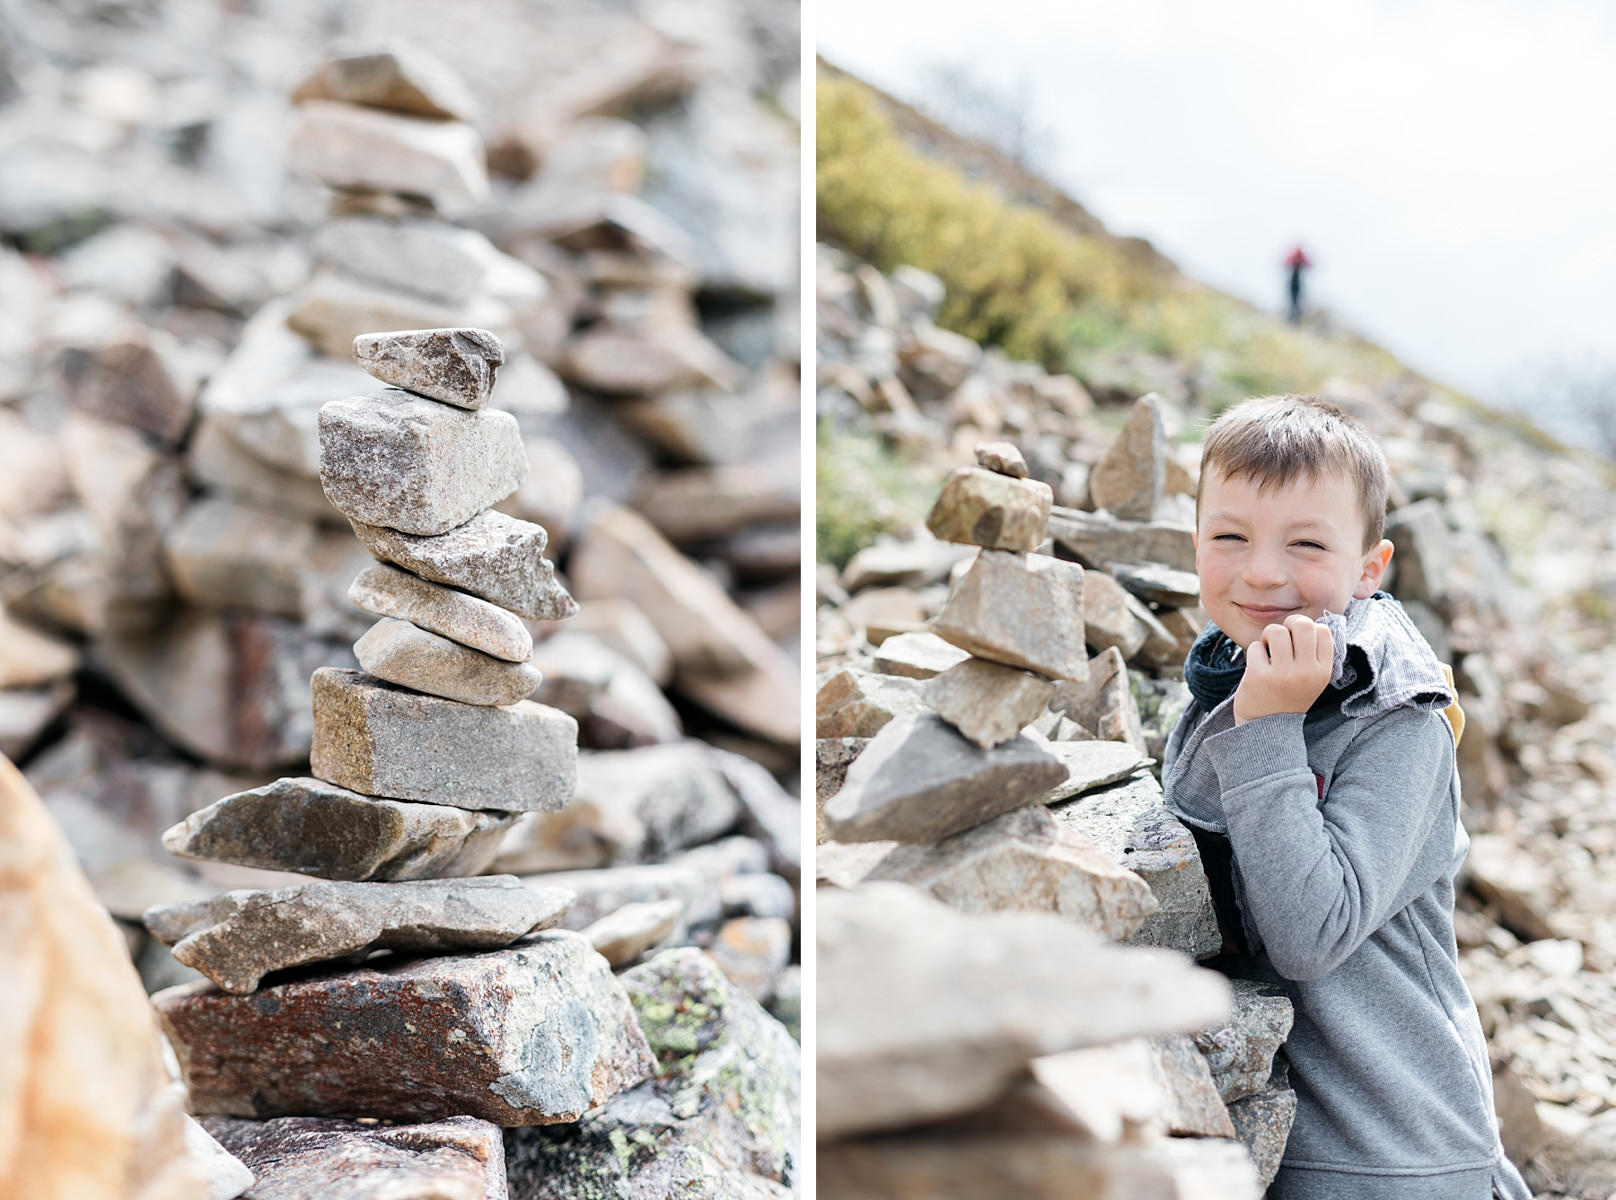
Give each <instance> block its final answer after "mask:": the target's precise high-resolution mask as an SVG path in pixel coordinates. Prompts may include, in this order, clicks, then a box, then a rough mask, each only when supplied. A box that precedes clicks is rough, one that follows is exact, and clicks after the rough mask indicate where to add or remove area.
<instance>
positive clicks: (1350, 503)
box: [1195, 467, 1392, 646]
mask: <svg viewBox="0 0 1616 1200" xmlns="http://www.w3.org/2000/svg"><path fill="white" fill-rule="evenodd" d="M1363 539H1364V518H1363V512H1362V509H1361V507H1360V504H1359V498H1358V489H1357V486H1356V485H1355V484H1354V483H1353V481H1352V480H1350V479H1348V478H1347V477H1346V476H1344V475H1335V474H1331V475H1321V476H1317V477H1310V476H1301V477H1299V478H1296V479H1293V480H1291V481H1290V482H1288V483H1284V484H1279V485H1270V486H1269V487H1266V488H1263V487H1260V486H1259V485H1258V483H1257V482H1256V481H1255V480H1252V479H1246V478H1240V479H1230V478H1228V477H1227V476H1225V475H1224V474H1223V473H1222V471H1220V470H1218V469H1217V468H1215V467H1213V468H1209V469H1208V473H1207V476H1206V478H1205V479H1204V480H1203V481H1202V483H1201V502H1200V514H1199V517H1198V519H1197V527H1196V534H1195V569H1196V572H1197V574H1199V575H1200V578H1201V606H1202V607H1203V608H1204V609H1206V615H1207V616H1209V617H1210V618H1212V621H1213V623H1214V624H1216V625H1217V627H1218V628H1219V629H1221V630H1223V632H1224V633H1226V634H1228V635H1229V636H1230V637H1231V638H1232V639H1234V641H1235V642H1237V643H1238V644H1240V645H1241V646H1249V645H1251V643H1252V642H1254V641H1256V640H1257V639H1258V638H1259V637H1261V636H1262V631H1263V627H1264V626H1267V625H1278V624H1281V623H1283V622H1284V620H1285V618H1286V617H1288V616H1290V615H1291V614H1292V613H1301V614H1302V615H1304V616H1306V617H1310V618H1312V619H1313V620H1315V621H1316V620H1318V619H1319V617H1321V616H1322V615H1323V614H1324V613H1325V612H1336V613H1338V612H1341V611H1343V610H1344V609H1345V608H1346V606H1347V603H1348V601H1350V600H1352V599H1354V598H1359V599H1361V598H1363V597H1365V596H1369V595H1372V594H1373V593H1374V591H1375V589H1376V588H1378V587H1379V586H1380V581H1381V578H1382V577H1383V576H1384V575H1385V573H1386V565H1387V563H1389V562H1390V561H1391V552H1392V544H1391V543H1390V542H1388V541H1385V540H1382V541H1381V542H1380V544H1379V545H1377V546H1375V547H1373V548H1371V549H1369V550H1367V551H1366V550H1365V549H1364V548H1363Z"/></svg>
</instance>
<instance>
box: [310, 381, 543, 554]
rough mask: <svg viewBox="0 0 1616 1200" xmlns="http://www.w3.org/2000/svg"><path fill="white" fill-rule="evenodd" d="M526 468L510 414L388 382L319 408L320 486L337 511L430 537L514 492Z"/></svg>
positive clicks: (353, 517) (371, 522)
mask: <svg viewBox="0 0 1616 1200" xmlns="http://www.w3.org/2000/svg"><path fill="white" fill-rule="evenodd" d="M526 475H527V451H526V450H525V449H523V447H522V432H521V430H520V429H519V428H518V427H517V424H516V418H515V417H513V416H511V414H510V413H508V412H499V411H497V410H494V409H486V410H483V411H480V412H466V411H465V410H464V409H459V408H451V407H450V406H449V405H447V404H439V403H437V402H436V401H434V400H428V399H425V398H424V397H421V396H414V395H411V394H410V393H409V392H405V391H400V390H398V389H395V388H388V389H387V390H385V391H381V392H377V393H375V394H374V395H370V396H350V397H349V398H347V399H345V400H332V401H330V402H329V403H327V404H325V405H324V406H323V407H321V409H320V485H321V486H322V487H324V488H325V494H326V498H327V499H328V500H330V501H331V503H332V505H333V506H334V507H335V508H336V509H337V510H338V511H339V512H341V513H342V514H343V515H344V516H346V517H348V518H349V519H351V520H354V521H362V522H364V523H365V524H367V525H383V526H386V527H387V528H389V529H396V530H398V531H399V532H401V533H414V534H422V535H427V536H431V535H436V534H440V533H447V532H448V531H449V530H451V529H453V528H454V527H455V526H457V525H463V524H464V523H465V522H466V521H467V520H469V519H470V518H471V517H473V516H475V515H476V514H477V513H479V512H481V511H482V510H483V509H485V508H488V507H490V506H491V505H494V504H497V503H498V502H499V501H501V500H503V499H504V498H505V497H506V496H509V495H510V494H511V493H512V492H514V491H515V490H516V488H517V485H519V484H520V483H521V482H522V480H523V478H524V477H525V476H526Z"/></svg>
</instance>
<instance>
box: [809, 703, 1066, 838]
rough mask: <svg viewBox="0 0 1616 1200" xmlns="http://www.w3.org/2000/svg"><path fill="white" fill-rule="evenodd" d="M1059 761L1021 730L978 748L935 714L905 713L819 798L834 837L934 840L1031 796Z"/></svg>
mask: <svg viewBox="0 0 1616 1200" xmlns="http://www.w3.org/2000/svg"><path fill="white" fill-rule="evenodd" d="M1065 778H1066V768H1065V767H1063V766H1062V765H1061V764H1060V762H1059V761H1058V760H1057V759H1056V758H1055V757H1054V756H1053V755H1051V754H1050V753H1049V752H1048V751H1047V750H1045V749H1043V748H1042V747H1041V746H1039V745H1038V744H1037V743H1036V742H1034V741H1033V740H1032V739H1031V738H1028V737H1027V736H1026V735H1024V734H1023V735H1021V736H1018V737H1016V738H1015V739H1013V740H1012V741H1009V742H1006V743H1004V744H1003V745H1001V746H996V747H994V748H993V749H992V750H983V749H981V748H980V747H978V746H973V745H972V744H971V743H970V742H968V741H966V740H965V738H963V737H961V736H960V734H959V733H958V732H957V731H956V730H955V729H953V728H952V727H951V726H950V725H948V724H947V723H945V722H944V721H943V720H942V718H940V717H936V716H931V715H927V716H918V717H916V716H905V717H898V718H896V719H895V720H893V721H892V722H890V723H889V724H888V725H887V726H886V727H885V728H884V729H882V730H881V732H880V733H878V734H877V735H876V736H875V737H874V738H872V739H871V740H870V743H869V745H868V746H866V747H865V749H864V752H863V753H862V754H861V755H859V757H858V759H857V761H855V762H854V763H853V765H852V766H850V767H849V768H848V769H847V778H846V780H845V781H844V782H843V784H842V790H841V791H840V792H838V793H837V794H836V795H835V796H833V797H831V798H830V799H829V800H827V801H826V802H825V810H824V816H825V829H826V832H827V833H828V834H829V835H830V836H831V837H833V838H835V839H836V840H837V841H841V842H878V841H897V842H922V843H924V842H935V841H937V840H939V839H940V838H945V837H947V836H948V835H949V834H951V833H958V832H959V831H960V830H962V829H969V828H970V827H971V826H972V825H979V824H981V823H982V822H983V821H986V820H989V819H991V818H993V817H996V816H998V815H999V814H1000V813H1003V812H1008V811H1009V810H1011V809H1013V808H1020V807H1021V806H1022V805H1023V804H1027V803H1029V802H1031V801H1033V800H1037V799H1038V798H1039V797H1040V796H1042V795H1043V794H1044V793H1045V792H1047V791H1048V790H1049V789H1050V788H1052V787H1054V786H1055V785H1056V784H1058V783H1059V782H1061V781H1062V780H1063V779H1065Z"/></svg>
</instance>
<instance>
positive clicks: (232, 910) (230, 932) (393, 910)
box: [142, 875, 572, 995]
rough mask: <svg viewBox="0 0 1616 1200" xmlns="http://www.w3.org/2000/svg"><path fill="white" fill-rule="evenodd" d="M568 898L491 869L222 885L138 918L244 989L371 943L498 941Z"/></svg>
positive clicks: (226, 984) (234, 988)
mask: <svg viewBox="0 0 1616 1200" xmlns="http://www.w3.org/2000/svg"><path fill="white" fill-rule="evenodd" d="M571 905H572V893H571V892H568V891H563V890H561V889H558V888H549V889H545V890H543V891H537V890H534V889H530V888H527V887H524V886H523V885H522V884H521V883H519V882H518V881H517V880H516V878H515V877H514V876H511V875H490V876H484V877H482V878H479V879H456V880H439V879H424V880H423V879H418V880H415V881H413V882H409V883H394V882H389V883H311V884H302V885H299V886H296V887H286V888H276V889H275V890H273V891H234V892H225V893H223V894H222V895H219V896H214V897H213V898H211V899H209V900H202V901H198V902H195V903H190V904H169V905H163V906H160V907H156V908H149V909H147V910H146V912H145V915H144V917H143V918H142V919H143V920H144V921H145V923H146V928H147V929H149V930H151V933H152V936H153V937H155V938H157V940H158V941H160V942H162V943H164V944H165V945H168V946H172V947H173V948H174V957H175V958H176V959H178V960H179V961H180V962H182V963H184V964H185V965H186V966H188V967H191V968H192V969H194V970H197V971H201V972H202V974H204V975H206V976H207V977H208V978H209V979H211V980H213V982H214V983H216V984H218V985H219V986H220V987H222V988H223V989H224V990H225V991H227V992H234V993H236V994H238V995H239V994H245V993H247V992H250V991H252V990H253V989H254V988H256V987H257V986H258V981H259V980H260V979H261V978H262V977H263V976H265V975H267V974H269V973H270V972H271V971H280V970H284V969H285V968H287V967H297V966H303V965H305V964H307V963H317V962H328V961H330V960H331V959H336V958H346V957H348V956H349V955H357V956H361V957H362V956H364V955H365V954H367V953H369V952H370V951H372V950H397V951H400V952H405V953H414V954H431V953H439V954H441V953H443V952H445V951H453V950H494V949H497V948H499V947H501V946H508V945H510V943H512V942H514V941H515V940H516V939H517V938H519V937H521V936H522V935H523V934H526V933H530V932H532V931H533V930H535V929H547V928H549V927H550V926H552V925H554V924H555V923H556V922H557V921H559V920H560V919H561V917H562V914H564V913H565V912H566V911H567V909H568V908H570V907H571Z"/></svg>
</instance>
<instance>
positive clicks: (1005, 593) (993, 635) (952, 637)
mask: <svg viewBox="0 0 1616 1200" xmlns="http://www.w3.org/2000/svg"><path fill="white" fill-rule="evenodd" d="M932 632H933V633H935V634H937V636H939V637H941V638H943V639H944V640H946V641H949V642H952V643H953V644H954V645H955V646H958V647H959V648H960V649H961V650H964V651H966V652H967V653H969V654H974V655H976V657H978V658H986V659H989V660H991V661H993V662H998V663H1003V664H1005V665H1006V666H1010V667H1025V668H1026V669H1027V670H1029V671H1037V672H1038V673H1039V674H1041V675H1048V676H1051V677H1052V678H1056V679H1084V678H1086V677H1087V675H1088V654H1087V652H1086V651H1085V649H1084V646H1083V568H1082V567H1080V566H1078V565H1077V564H1076V563H1069V562H1063V561H1061V560H1060V559H1056V558H1051V557H1050V556H1049V555H1047V554H1016V553H1013V552H1011V551H1008V550H983V551H982V552H981V553H980V554H979V555H978V556H977V559H976V561H975V562H974V563H972V564H971V568H970V570H968V571H966V573H965V575H964V577H963V578H962V579H961V580H960V582H959V586H958V587H956V588H955V589H954V594H953V595H952V596H950V597H949V598H948V603H947V604H946V605H944V606H943V611H942V612H940V613H939V614H938V615H937V617H936V619H935V620H934V621H933V622H932Z"/></svg>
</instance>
